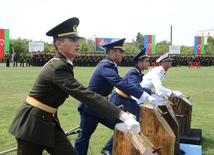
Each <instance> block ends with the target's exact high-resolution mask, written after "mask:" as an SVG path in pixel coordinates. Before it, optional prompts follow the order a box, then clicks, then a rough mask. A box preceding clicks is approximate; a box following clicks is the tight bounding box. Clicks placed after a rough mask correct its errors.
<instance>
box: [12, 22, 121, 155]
mask: <svg viewBox="0 0 214 155" xmlns="http://www.w3.org/2000/svg"><path fill="white" fill-rule="evenodd" d="M75 19H77V18H71V19H69V20H67V21H65V22H64V23H63V24H67V25H69V24H70V25H71V23H72V22H73V21H75ZM71 29H72V26H71ZM61 33H62V32H61ZM74 37H77V36H74ZM69 95H70V96H72V97H74V98H75V99H77V100H79V101H81V102H83V103H85V104H86V105H87V106H89V107H91V108H92V109H94V110H95V111H97V112H99V113H100V114H101V115H103V116H105V117H106V118H108V119H110V120H112V121H113V120H114V119H116V118H117V117H118V115H119V113H120V111H121V110H120V109H119V108H117V107H116V106H114V105H113V104H110V102H108V101H107V100H106V99H104V98H103V97H102V96H101V95H98V94H96V93H95V92H93V91H90V90H89V89H88V88H86V87H84V86H82V85H81V84H80V83H79V82H78V81H77V80H76V79H75V78H74V73H73V66H72V62H69V61H68V60H67V58H66V57H65V56H64V55H62V54H61V53H60V52H57V53H56V56H55V58H54V59H52V60H50V61H49V62H48V63H46V65H45V66H44V67H43V68H42V70H41V71H40V73H39V75H38V77H37V79H36V81H35V83H34V85H33V88H32V89H31V91H30V93H29V97H28V98H27V101H26V102H24V103H23V105H22V106H21V107H20V109H19V110H18V112H17V114H16V116H15V119H14V121H13V122H12V125H11V126H10V129H9V132H10V133H11V134H13V135H14V136H15V137H16V139H17V142H18V151H19V152H20V153H19V154H22V155H24V154H25V153H26V152H24V153H21V151H22V150H21V149H22V148H24V149H29V148H27V147H24V144H23V146H20V145H22V141H24V142H30V144H29V143H28V144H29V145H30V147H32V148H33V149H34V151H37V149H36V148H35V144H39V147H40V146H41V147H42V149H41V150H42V151H43V150H44V149H46V150H47V151H48V152H49V153H50V152H51V154H54V155H58V154H60V155H61V154H63V155H69V154H72V155H76V154H77V153H76V152H75V151H74V149H73V147H72V146H71V144H70V142H69V140H68V139H67V137H66V136H65V134H64V132H63V130H62V129H61V127H60V125H59V123H58V119H57V118H56V116H55V114H56V109H57V108H58V107H59V106H60V105H62V104H63V103H64V101H65V100H66V98H67V97H68V96H69ZM71 119H72V118H71ZM61 141H62V142H61ZM61 146H63V147H64V150H63V151H64V152H62V151H61V152H59V151H58V152H55V150H56V148H58V149H59V150H60V149H61V148H60V147H61ZM36 147H38V145H36ZM51 148H53V149H51ZM29 152H30V154H31V155H32V154H36V155H38V154H39V153H38V152H37V153H34V152H33V151H31V150H30V151H29ZM26 154H29V153H26Z"/></svg>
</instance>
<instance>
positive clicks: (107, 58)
mask: <svg viewBox="0 0 214 155" xmlns="http://www.w3.org/2000/svg"><path fill="white" fill-rule="evenodd" d="M106 60H110V61H112V62H113V63H114V65H115V67H117V63H116V62H114V61H113V60H111V59H110V58H109V57H108V56H106Z"/></svg>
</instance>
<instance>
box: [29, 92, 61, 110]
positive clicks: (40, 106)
mask: <svg viewBox="0 0 214 155" xmlns="http://www.w3.org/2000/svg"><path fill="white" fill-rule="evenodd" d="M26 102H27V103H28V104H30V105H32V106H34V107H36V108H38V109H41V110H43V111H46V112H48V113H51V114H54V113H55V112H56V111H57V108H54V107H51V106H49V105H46V104H44V103H42V102H40V101H38V100H37V99H35V98H33V97H31V96H27V99H26Z"/></svg>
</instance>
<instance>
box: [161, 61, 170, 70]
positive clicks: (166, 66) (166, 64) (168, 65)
mask: <svg viewBox="0 0 214 155" xmlns="http://www.w3.org/2000/svg"><path fill="white" fill-rule="evenodd" d="M162 63H163V65H164V66H165V68H166V69H168V68H170V67H172V60H167V61H163V62H162Z"/></svg>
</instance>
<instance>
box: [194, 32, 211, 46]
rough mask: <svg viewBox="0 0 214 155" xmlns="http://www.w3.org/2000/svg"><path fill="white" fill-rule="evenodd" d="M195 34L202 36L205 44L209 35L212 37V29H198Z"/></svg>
mask: <svg viewBox="0 0 214 155" xmlns="http://www.w3.org/2000/svg"><path fill="white" fill-rule="evenodd" d="M197 36H204V43H205V44H206V43H207V38H208V37H209V36H211V37H213V38H214V29H210V30H201V31H198V32H197Z"/></svg>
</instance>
